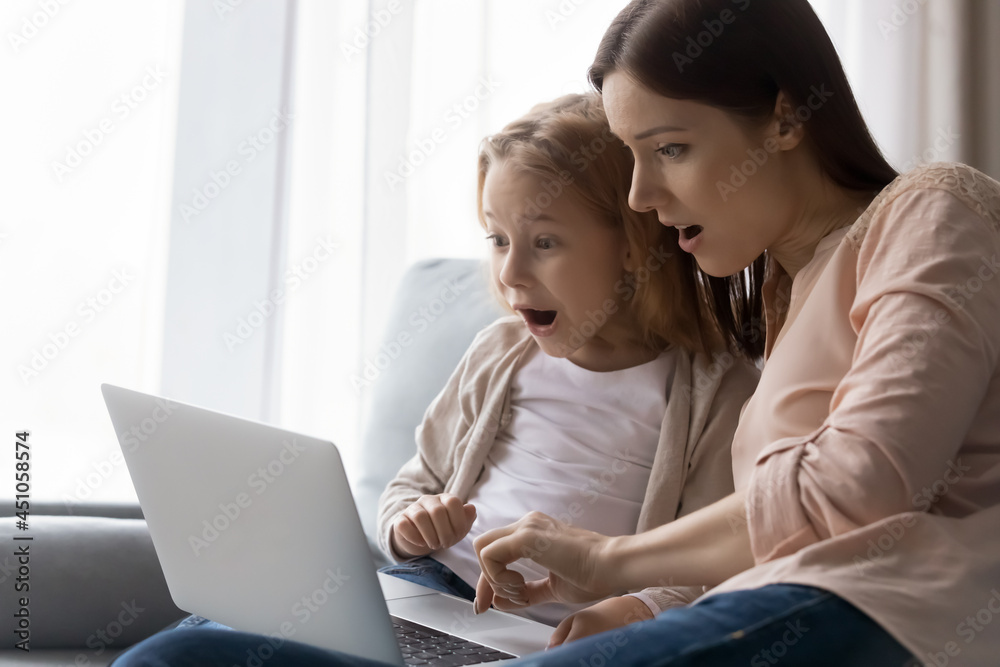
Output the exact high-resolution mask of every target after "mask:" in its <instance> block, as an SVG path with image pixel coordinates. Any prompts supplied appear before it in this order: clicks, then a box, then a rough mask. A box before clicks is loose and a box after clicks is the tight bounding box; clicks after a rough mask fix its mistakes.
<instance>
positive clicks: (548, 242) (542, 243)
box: [537, 239, 556, 250]
mask: <svg viewBox="0 0 1000 667" xmlns="http://www.w3.org/2000/svg"><path fill="white" fill-rule="evenodd" d="M537 245H538V247H539V248H540V249H541V250H552V248H554V247H556V242H555V241H553V240H552V239H538V243H537Z"/></svg>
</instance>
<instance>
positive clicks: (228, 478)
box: [101, 384, 553, 665]
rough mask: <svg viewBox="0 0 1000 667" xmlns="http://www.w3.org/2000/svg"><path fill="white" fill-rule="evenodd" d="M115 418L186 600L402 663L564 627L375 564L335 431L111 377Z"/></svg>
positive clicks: (526, 647) (500, 649) (482, 650)
mask: <svg viewBox="0 0 1000 667" xmlns="http://www.w3.org/2000/svg"><path fill="white" fill-rule="evenodd" d="M101 391H102V392H103V394H104V400H105V403H106V404H107V406H108V412H109V413H110V415H111V421H112V423H113V424H114V428H115V432H116V433H117V434H118V439H119V443H120V445H121V448H122V453H123V455H124V457H125V462H126V464H127V466H128V470H129V474H130V475H131V477H132V482H133V484H134V485H135V490H136V494H137V495H138V497H139V504H140V505H141V506H142V511H143V515H144V516H145V517H146V522H147V524H148V525H149V532H150V535H151V537H152V539H153V546H154V547H155V549H156V554H157V557H158V558H159V560H160V565H161V567H162V569H163V574H164V577H165V578H166V582H167V586H168V588H169V589H170V595H171V597H172V598H173V600H174V603H175V604H176V605H177V606H178V607H180V608H181V609H183V610H185V611H187V612H190V613H192V614H198V615H200V616H204V617H206V618H209V619H212V620H214V621H217V622H219V623H222V624H224V625H228V626H230V627H233V628H235V629H237V630H243V631H247V632H256V633H263V634H266V635H270V636H272V637H274V638H275V639H276V640H277V639H282V640H284V639H289V640H294V641H300V642H304V643H307V644H311V645H313V646H317V647H320V648H325V649H334V650H338V651H343V652H345V653H350V654H354V655H359V656H362V657H365V658H371V659H375V660H382V661H384V662H388V663H391V664H394V665H406V664H432V665H433V664H442V665H459V664H480V663H483V662H496V661H501V660H506V659H510V658H513V657H516V656H521V655H525V654H527V653H533V652H535V651H540V650H542V649H544V648H545V646H546V644H547V642H548V639H549V636H550V635H551V634H552V630H553V629H552V628H551V627H549V626H547V625H544V624H542V623H537V622H534V621H530V620H527V619H524V618H521V617H518V616H514V615H511V614H505V613H501V612H498V611H494V610H491V611H488V612H486V613H485V614H481V615H479V616H476V615H475V614H474V613H473V612H472V604H471V603H469V602H468V601H466V600H463V599H461V598H458V597H454V596H450V595H446V594H443V593H439V592H437V591H434V590H432V589H429V588H426V587H424V586H418V585H416V584H412V583H410V582H406V581H403V580H401V579H397V578H395V577H390V576H386V575H383V574H379V573H377V572H376V569H375V566H374V563H373V561H372V554H371V552H370V550H369V546H368V542H367V540H366V538H365V535H364V532H363V530H362V528H361V521H360V519H359V518H358V513H357V509H356V507H355V505H354V497H353V496H352V494H351V490H350V486H349V485H348V481H347V476H346V475H345V472H344V467H343V463H342V461H341V458H340V454H339V452H338V451H337V448H336V447H335V446H334V445H333V443H331V442H328V441H325V440H321V439H318V438H313V437H309V436H305V435H301V434H298V433H292V432H290V431H285V430H282V429H279V428H275V427H272V426H267V425H265V424H260V423H256V422H252V421H248V420H245V419H239V418H237V417H232V416H229V415H224V414H220V413H218V412H213V411H210V410H205V409H203V408H198V407H194V406H191V405H185V404H183V403H179V402H176V401H171V400H167V399H164V398H161V397H157V396H151V395H148V394H142V393H139V392H136V391H132V390H129V389H123V388H121V387H115V386H112V385H108V384H104V385H101Z"/></svg>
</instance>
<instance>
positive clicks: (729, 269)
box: [694, 255, 753, 278]
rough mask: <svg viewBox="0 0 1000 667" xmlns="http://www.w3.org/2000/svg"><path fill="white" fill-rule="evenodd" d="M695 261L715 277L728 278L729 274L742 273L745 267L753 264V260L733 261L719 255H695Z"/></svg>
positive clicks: (700, 267) (699, 266)
mask: <svg viewBox="0 0 1000 667" xmlns="http://www.w3.org/2000/svg"><path fill="white" fill-rule="evenodd" d="M694 259H695V261H696V262H697V263H698V268H699V269H701V270H702V271H704V272H705V273H707V274H708V275H710V276H712V277H713V278H728V277H729V276H735V275H736V274H738V273H742V272H743V270H744V269H746V268H747V267H749V266H750V265H751V264H753V261H750V262H747V263H743V262H738V261H737V262H733V261H726V260H723V259H720V258H718V257H705V256H699V255H695V257H694Z"/></svg>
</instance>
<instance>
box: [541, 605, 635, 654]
mask: <svg viewBox="0 0 1000 667" xmlns="http://www.w3.org/2000/svg"><path fill="white" fill-rule="evenodd" d="M652 618H653V612H651V611H650V610H649V607H647V606H646V603H645V602H643V601H642V600H640V599H639V598H636V597H632V596H631V595H623V596H621V597H614V598H608V599H607V600H602V601H601V602H598V603H597V604H595V605H594V606H593V607H588V608H586V609H582V610H580V611H578V612H576V613H575V614H573V615H572V616H570V617H568V618H565V619H563V622H562V623H560V624H559V625H558V626H557V627H556V629H555V632H553V633H552V637H551V638H550V639H549V645H548V647H547V648H552V647H553V646H559V645H560V644H565V643H568V642H573V641H576V640H577V639H583V638H584V637H588V636H590V635H596V634H598V633H600V632H605V631H607V630H614V629H615V628H620V627H622V626H624V625H628V624H629V623H636V622H638V621H648V620H650V619H652Z"/></svg>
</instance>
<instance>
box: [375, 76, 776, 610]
mask: <svg viewBox="0 0 1000 667" xmlns="http://www.w3.org/2000/svg"><path fill="white" fill-rule="evenodd" d="M631 171H632V158H631V157H630V156H629V155H628V153H627V151H626V150H625V147H624V145H622V143H621V141H620V140H619V139H617V138H616V137H614V136H613V135H611V134H610V132H609V129H608V124H607V118H606V116H605V113H604V109H603V108H602V106H601V99H600V97H599V96H598V95H596V94H589V95H567V96H565V97H562V98H560V99H558V100H556V101H554V102H551V103H548V104H543V105H539V106H538V107H536V108H535V109H533V110H532V111H531V113H529V114H528V115H527V116H525V117H523V118H521V119H519V120H517V121H515V122H513V123H511V124H510V125H508V126H507V127H505V128H504V129H503V130H502V131H501V132H499V133H498V134H495V135H493V136H491V137H488V138H487V139H486V140H485V141H484V142H483V144H482V150H481V152H480V156H479V217H480V222H481V224H482V226H483V228H484V229H485V230H486V232H487V234H488V241H489V244H490V267H491V285H492V287H493V290H494V292H495V293H496V296H497V297H498V298H499V299H500V301H501V303H502V304H503V305H504V306H505V307H506V308H507V309H509V310H511V311H512V312H514V313H515V316H513V317H507V318H503V319H501V320H500V321H498V322H496V323H495V324H493V325H492V326H490V327H488V328H487V329H485V330H484V331H483V332H481V333H480V334H479V336H478V337H477V338H476V340H475V342H474V343H473V344H472V346H471V347H470V349H469V350H468V352H467V353H466V354H465V357H464V359H463V360H462V362H461V363H460V364H459V368H458V370H457V371H456V372H455V373H454V374H453V375H452V377H451V379H450V381H449V382H448V384H447V385H446V387H445V388H444V390H443V391H442V392H441V394H440V395H439V396H438V398H437V399H436V400H435V401H434V403H433V404H432V405H431V407H430V409H429V410H428V412H427V414H426V416H425V418H424V421H423V424H422V425H421V427H420V428H419V429H418V431H417V450H418V451H417V455H416V456H415V457H414V458H413V459H412V460H411V461H409V462H408V463H407V464H406V465H405V466H404V467H403V469H402V470H401V471H400V473H399V475H398V476H397V477H396V479H394V480H393V481H392V482H391V483H390V484H389V486H388V488H387V489H386V491H385V493H384V494H383V496H382V501H381V506H380V512H379V528H380V535H379V537H380V542H381V545H382V548H383V549H384V550H385V551H386V552H387V553H388V554H389V555H390V556H392V557H393V559H395V560H397V561H406V562H403V563H400V564H399V565H396V566H391V567H389V568H385V569H383V572H388V573H391V574H394V575H396V576H400V577H403V578H407V579H410V580H413V581H416V582H418V583H422V584H424V585H428V586H431V587H434V588H439V589H441V590H444V591H445V592H449V593H452V594H455V595H459V596H464V597H467V598H469V599H471V598H472V597H473V596H474V588H473V587H474V586H475V585H476V582H477V581H478V579H479V573H480V571H479V562H478V561H477V559H476V554H475V551H474V549H473V546H472V545H473V540H474V539H475V538H476V537H478V536H479V535H481V534H482V533H484V532H486V531H487V530H489V529H491V528H499V527H501V526H504V525H507V524H509V523H511V522H512V521H516V520H517V519H519V518H521V517H522V516H523V515H524V514H526V513H527V512H530V511H532V510H536V511H542V512H546V513H548V514H552V515H554V516H561V517H563V518H564V519H565V520H566V521H567V522H568V523H572V524H573V525H576V526H580V527H585V528H588V529H590V530H596V531H598V532H601V533H605V534H608V535H623V534H629V533H634V532H635V531H636V530H637V529H638V530H647V529H649V528H653V527H655V526H659V525H662V524H664V523H668V522H670V521H672V520H674V519H675V518H677V516H680V515H683V514H689V513H691V512H693V511H694V510H696V509H698V508H700V507H703V506H705V505H707V504H708V503H710V502H714V501H715V500H718V499H720V498H722V497H724V496H726V495H728V494H729V493H731V492H732V487H731V477H732V474H731V469H732V461H731V459H730V456H729V450H730V444H731V442H732V434H733V431H734V430H735V428H736V422H737V420H738V418H739V412H740V410H741V409H742V407H743V404H744V403H745V402H746V400H747V398H749V396H750V394H751V393H752V392H753V389H754V387H755V386H756V381H757V378H758V376H759V373H758V371H757V369H756V368H754V367H753V366H751V365H750V364H748V363H747V362H745V361H738V360H737V359H736V358H735V357H734V356H733V355H731V354H728V353H725V352H724V351H723V352H724V353H723V354H720V355H719V356H717V357H713V356H712V355H711V354H708V352H710V351H711V350H710V349H709V348H710V346H712V345H713V341H718V340H719V336H718V334H717V332H716V330H715V328H714V325H712V324H709V323H706V322H705V321H704V320H705V319H706V318H705V316H704V314H703V309H702V308H701V307H700V306H699V302H700V300H699V296H698V293H697V290H696V289H695V273H694V263H693V261H692V260H691V258H690V257H688V256H686V255H683V254H682V253H681V252H680V251H679V249H678V248H677V239H676V237H675V235H674V234H673V232H672V231H671V230H668V229H666V228H664V227H663V226H662V225H660V224H659V223H658V222H657V220H656V216H655V215H654V214H652V213H649V212H647V213H638V212H636V211H633V210H631V209H630V208H629V207H628V204H627V197H628V191H629V182H630V176H631ZM714 344H715V345H716V346H717V347H722V346H721V345H720V344H719V343H717V342H716V343H714ZM623 443H627V444H624V445H623ZM522 573H523V574H525V575H526V576H533V577H537V576H543V575H544V572H543V571H542V570H540V569H532V568H530V566H528V567H525V568H523V569H522ZM701 592H702V589H701V588H700V587H695V588H687V589H679V588H671V587H667V588H664V587H653V588H648V589H646V590H645V591H643V592H640V593H636V594H635V595H630V596H625V597H615V598H612V599H610V600H607V601H605V602H604V603H603V604H599V605H596V606H595V607H594V608H593V609H591V611H590V612H589V614H588V616H589V618H590V619H591V623H592V624H594V625H595V626H597V625H602V624H603V625H606V626H607V627H609V628H610V627H617V626H618V625H619V622H618V621H617V619H618V618H620V617H622V616H626V615H630V614H632V615H634V616H635V618H636V619H637V620H638V619H642V618H652V617H653V615H654V614H656V613H659V612H660V611H662V610H664V609H668V608H670V607H674V606H682V605H685V604H688V603H689V602H691V601H693V600H694V599H696V598H697V597H698V595H700V594H701ZM579 607H580V605H572V606H568V605H564V604H553V605H546V606H544V607H541V608H538V609H528V610H524V611H523V613H524V615H526V616H529V617H531V618H534V619H536V620H539V621H542V622H545V623H549V624H551V625H556V624H558V623H559V622H560V621H562V620H563V619H564V618H565V617H566V616H567V615H568V614H569V613H571V612H573V611H575V610H577V609H578V608H579Z"/></svg>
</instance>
